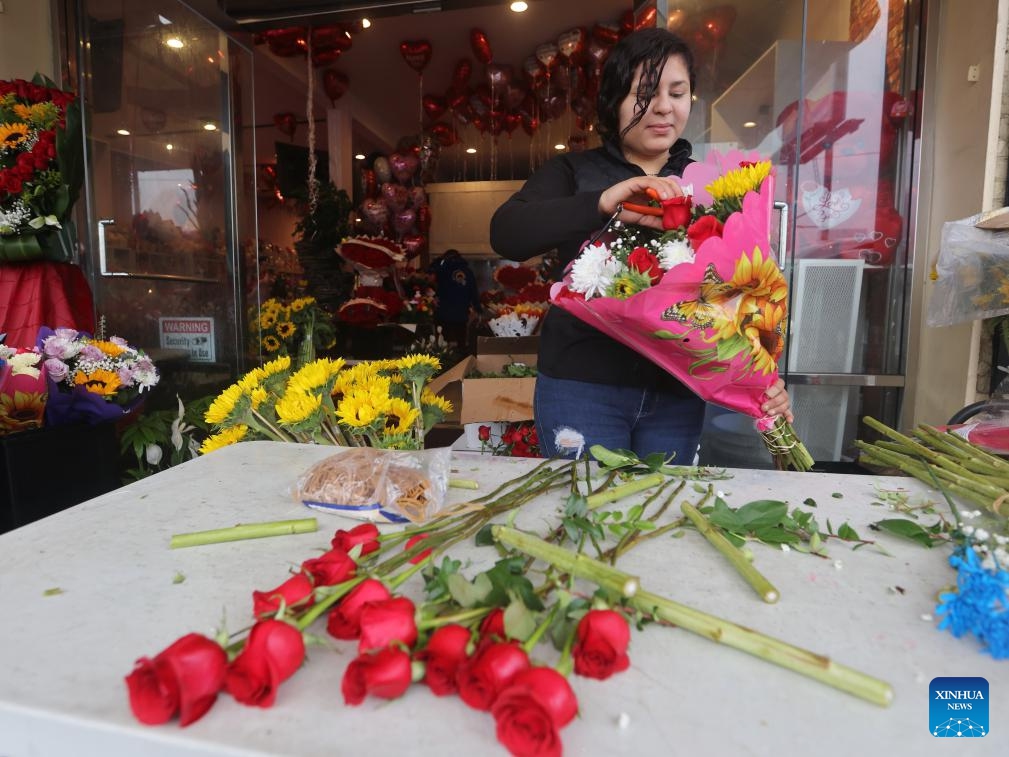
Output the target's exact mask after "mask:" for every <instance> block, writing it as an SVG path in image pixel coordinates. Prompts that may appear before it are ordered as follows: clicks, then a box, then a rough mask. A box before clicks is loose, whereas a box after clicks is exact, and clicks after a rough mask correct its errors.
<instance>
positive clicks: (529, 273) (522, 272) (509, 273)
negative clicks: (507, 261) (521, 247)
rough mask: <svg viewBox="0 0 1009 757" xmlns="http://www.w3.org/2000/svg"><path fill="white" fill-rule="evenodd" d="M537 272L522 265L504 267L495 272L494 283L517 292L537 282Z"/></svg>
mask: <svg viewBox="0 0 1009 757" xmlns="http://www.w3.org/2000/svg"><path fill="white" fill-rule="evenodd" d="M538 276H539V274H538V273H536V270H535V269H533V268H528V267H526V266H522V265H503V266H500V267H499V268H497V269H496V270H495V271H494V281H496V282H497V283H498V284H500V285H501V286H503V287H504V288H505V289H513V290H515V291H516V292H517V291H519V290H520V289H522V288H523V287H525V286H528V285H529V284H532V283H533V282H534V281H536V278H537V277H538Z"/></svg>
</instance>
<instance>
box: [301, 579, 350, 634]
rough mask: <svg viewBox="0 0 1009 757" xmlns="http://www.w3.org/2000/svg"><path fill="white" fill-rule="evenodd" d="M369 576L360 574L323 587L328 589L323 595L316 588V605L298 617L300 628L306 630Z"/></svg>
mask: <svg viewBox="0 0 1009 757" xmlns="http://www.w3.org/2000/svg"><path fill="white" fill-rule="evenodd" d="M367 577H368V576H367V575H359V576H356V577H354V578H352V579H350V580H349V581H344V582H343V583H341V584H337V585H336V586H326V587H323V588H324V589H326V592H325V594H324V595H322V596H321V597H320V596H319V595H320V594H322V590H321V589H316V590H315V591H316V596H317V597H318V598H317V599H316V601H315V604H314V605H312V606H311V607H309V608H308V609H307V610H306V611H305V613H304V614H303V615H301V616H299V617H298V621H297V626H298V630H299V631H304V630H305V629H306V628H308V627H309V626H310V625H312V623H314V622H315V620H316V619H317V618H318V617H319V616H320V615H322V614H323V613H324V612H326V611H327V610H328V609H329V608H330V607H332V606H333V605H335V604H336V603H337V602H339V601H340V600H341V599H343V598H344V597H345V596H347V594H349V593H350V591H351V589H353V588H354V587H356V586H357V585H358V584H360V583H363V582H364V579H366V578H367Z"/></svg>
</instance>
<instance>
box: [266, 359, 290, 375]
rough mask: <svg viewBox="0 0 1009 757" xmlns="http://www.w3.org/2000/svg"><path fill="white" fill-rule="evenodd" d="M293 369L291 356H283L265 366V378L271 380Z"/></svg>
mask: <svg viewBox="0 0 1009 757" xmlns="http://www.w3.org/2000/svg"><path fill="white" fill-rule="evenodd" d="M290 367H291V356H290V355H281V356H280V357H275V358H274V359H273V360H271V361H269V362H268V363H265V364H264V365H263V378H269V377H270V376H273V375H275V374H277V373H283V372H284V371H286V370H287V369H288V368H290Z"/></svg>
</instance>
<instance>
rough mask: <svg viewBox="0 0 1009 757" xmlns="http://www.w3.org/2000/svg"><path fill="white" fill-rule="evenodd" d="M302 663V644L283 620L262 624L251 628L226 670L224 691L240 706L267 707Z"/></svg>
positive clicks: (296, 634)
mask: <svg viewBox="0 0 1009 757" xmlns="http://www.w3.org/2000/svg"><path fill="white" fill-rule="evenodd" d="M304 660H305V640H304V638H303V637H302V635H301V631H299V630H298V629H297V628H295V627H294V626H292V625H290V624H289V623H285V622H284V621H282V620H263V621H260V622H259V623H257V624H256V625H254V626H253V627H252V631H250V632H249V638H248V640H247V641H246V642H245V647H244V649H242V651H241V653H240V654H239V655H238V657H236V658H235V659H234V660H233V661H232V662H231V664H230V665H229V666H228V673H227V677H226V678H225V681H224V688H225V689H226V690H227V691H228V693H229V694H231V696H233V697H234V698H235V699H236V700H238V701H239V702H241V703H242V704H248V705H257V706H259V707H270V706H272V705H273V703H274V701H275V700H276V698H277V687H278V686H279V685H280V684H281V683H283V682H284V681H286V680H287V679H288V678H290V677H291V676H292V675H294V673H295V671H296V670H297V669H298V668H299V667H300V666H301V663H302V662H303V661H304Z"/></svg>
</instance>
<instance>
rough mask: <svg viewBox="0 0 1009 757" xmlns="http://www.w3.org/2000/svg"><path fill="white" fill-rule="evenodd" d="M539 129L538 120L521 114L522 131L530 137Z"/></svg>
mask: <svg viewBox="0 0 1009 757" xmlns="http://www.w3.org/2000/svg"><path fill="white" fill-rule="evenodd" d="M539 130H540V120H539V119H538V118H534V117H532V116H529V117H526V116H522V131H524V132H525V133H526V134H528V135H529V136H530V137H531V136H533V135H535V134H536V132H538V131H539Z"/></svg>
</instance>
